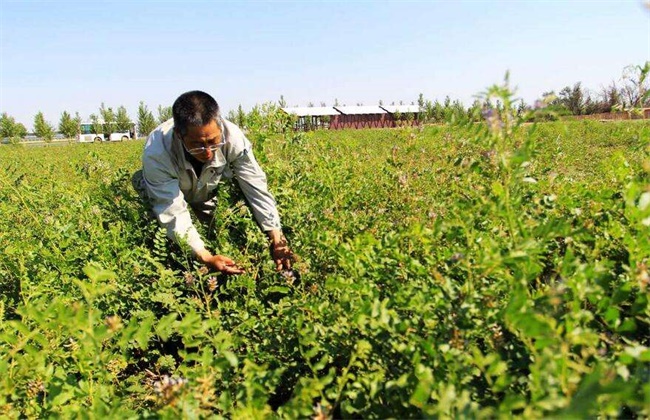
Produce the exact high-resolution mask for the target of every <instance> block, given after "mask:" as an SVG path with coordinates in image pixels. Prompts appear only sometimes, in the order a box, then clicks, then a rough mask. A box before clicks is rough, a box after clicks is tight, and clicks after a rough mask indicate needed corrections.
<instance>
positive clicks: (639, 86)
mask: <svg viewBox="0 0 650 420" xmlns="http://www.w3.org/2000/svg"><path fill="white" fill-rule="evenodd" d="M649 74H650V62H646V63H645V64H644V65H642V66H628V67H626V68H625V69H624V71H623V76H622V78H621V81H620V82H619V84H617V83H616V82H612V83H611V84H610V85H609V86H606V87H603V88H601V90H600V91H596V92H594V91H591V90H589V89H586V88H584V87H583V86H582V83H581V82H577V83H575V84H574V85H573V86H566V87H564V88H563V89H561V90H560V91H559V93H557V94H556V93H555V91H549V92H545V93H544V94H543V95H542V96H543V99H540V100H538V101H536V102H535V104H532V105H529V104H526V103H525V102H524V101H523V100H520V101H519V103H518V107H517V112H518V113H519V114H520V115H526V116H527V117H528V118H530V119H533V120H554V119H558V118H560V117H562V116H568V115H589V114H598V113H607V112H633V110H637V109H641V108H647V107H650V86H649V82H650V78H648V75H649ZM320 105H321V106H326V104H325V102H321V103H320ZM337 105H339V102H338V100H335V103H334V106H337ZM357 105H363V104H361V103H357ZM379 105H383V101H379ZM392 105H395V102H393V103H392ZM399 105H403V102H401V101H400V102H399ZM411 105H415V102H411ZM286 106H287V103H286V100H285V99H284V97H283V96H281V97H280V100H279V101H278V102H277V103H267V104H263V105H256V106H255V107H253V109H252V110H251V111H250V112H245V111H244V109H243V108H242V106H241V105H239V106H238V108H237V109H236V110H231V111H230V112H229V113H228V114H227V116H226V117H227V118H228V119H229V120H231V121H233V122H235V123H236V124H238V125H239V126H241V127H243V128H247V127H259V126H263V127H266V126H269V127H268V128H269V129H273V127H271V126H272V125H274V126H277V127H275V128H279V129H281V130H284V129H285V128H286V127H288V126H290V125H291V121H290V118H289V117H287V116H286V114H285V113H283V112H281V110H280V109H281V108H283V107H286ZM308 106H312V107H313V106H314V104H313V103H311V102H310V103H309V105H308ZM417 106H418V113H417V118H418V120H419V121H421V122H425V123H439V122H445V121H450V120H451V119H454V118H456V119H464V120H470V121H479V120H481V119H482V118H483V116H484V114H485V112H486V110H487V109H490V108H493V107H496V108H498V107H499V104H498V103H497V104H491V103H485V102H484V103H482V102H481V101H479V100H476V101H474V103H472V105H471V106H470V107H469V108H466V107H465V106H464V105H463V103H462V102H460V101H459V100H452V99H451V98H450V97H449V96H447V97H446V98H445V99H444V100H443V101H442V102H440V101H438V100H435V101H431V100H427V99H425V98H424V95H423V94H420V96H419V98H418V101H417ZM157 111H158V115H157V117H154V115H153V113H152V112H151V111H150V110H149V109H148V107H147V105H145V103H144V102H142V101H141V102H140V105H139V107H138V114H137V122H136V124H137V131H138V133H139V134H140V135H146V134H147V133H149V132H151V130H153V129H154V128H155V127H156V125H158V124H160V123H162V122H164V121H166V120H168V119H169V118H171V117H172V109H171V107H165V106H162V105H159V106H158V110H157ZM394 117H395V118H396V119H397V120H401V121H404V122H406V123H409V122H410V121H412V120H413V119H414V118H416V115H415V114H412V113H404V114H399V113H396V114H395V115H394ZM274 121H275V122H274ZM90 122H91V123H92V124H93V127H94V131H95V133H101V132H102V130H103V129H104V128H103V127H106V126H108V127H116V129H117V130H120V131H121V130H129V129H130V128H131V127H132V126H133V121H132V120H131V118H130V117H129V114H128V112H127V110H126V108H125V107H124V106H119V107H118V108H117V109H116V110H114V109H113V108H111V107H106V106H105V104H104V103H102V104H101V106H100V108H99V112H98V113H96V114H91V115H90ZM80 123H81V118H80V116H79V113H78V112H77V113H75V116H74V117H72V115H71V114H70V113H68V112H67V111H64V112H63V113H62V114H61V117H60V120H59V124H58V128H56V129H55V127H54V125H52V124H51V123H49V122H48V121H47V120H46V119H45V117H44V115H43V113H42V112H40V111H39V112H38V113H37V114H36V115H35V116H34V134H35V135H36V136H37V137H40V138H43V139H45V140H46V141H48V140H51V139H52V138H53V137H54V135H55V134H56V132H57V131H58V133H60V134H61V135H62V136H63V137H65V138H74V137H76V136H77V134H78V133H79V125H80ZM27 134H28V133H27V129H26V128H25V126H24V125H23V124H21V123H19V122H16V121H15V119H14V118H13V117H12V116H10V115H8V114H7V113H3V114H2V115H1V116H0V139H5V138H9V139H14V140H16V141H17V140H19V139H21V138H24V137H25V136H26V135H27Z"/></svg>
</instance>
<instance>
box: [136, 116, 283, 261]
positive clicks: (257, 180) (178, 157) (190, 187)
mask: <svg viewBox="0 0 650 420" xmlns="http://www.w3.org/2000/svg"><path fill="white" fill-rule="evenodd" d="M223 122H224V125H223V129H224V135H225V139H226V144H224V145H223V146H222V147H220V148H219V149H218V150H216V151H215V152H214V158H213V159H212V160H211V161H208V162H206V163H205V164H203V168H202V171H201V173H200V174H197V173H196V172H195V171H194V168H193V167H192V164H191V163H190V162H188V161H187V159H186V158H185V154H184V152H183V145H182V143H181V139H180V138H178V137H176V136H175V134H174V121H173V119H170V120H168V121H166V122H164V123H162V124H161V125H160V126H158V127H157V128H156V129H155V130H154V131H152V132H151V134H150V135H149V138H148V139H147V142H146V144H145V146H144V153H143V155H142V173H143V177H144V183H145V188H146V191H147V195H148V197H149V200H150V201H151V204H152V207H153V212H154V213H155V214H156V216H157V218H158V221H159V222H160V224H161V225H162V226H163V227H165V228H166V229H167V236H169V237H170V238H172V239H175V240H178V239H179V238H185V240H186V241H187V243H188V244H189V245H190V247H191V248H192V250H193V251H194V252H199V251H201V250H203V249H204V248H205V244H204V242H203V240H202V239H201V237H200V235H199V233H198V232H197V230H196V228H195V227H194V225H193V224H192V219H191V216H190V213H189V211H188V209H187V204H188V203H202V202H206V201H208V200H210V199H211V198H212V197H213V196H214V190H215V189H216V188H217V185H218V184H219V182H220V181H221V178H222V177H225V178H232V177H233V176H234V177H235V178H236V179H237V182H238V183H239V186H240V187H241V189H242V192H243V193H244V196H245V197H246V200H247V202H248V204H249V205H250V207H251V210H252V212H253V216H254V217H255V220H256V221H257V224H258V225H259V226H260V227H261V228H262V230H264V231H268V230H273V229H280V217H279V215H278V210H277V207H276V203H275V199H274V198H273V196H272V195H271V194H270V193H269V191H268V187H267V182H266V175H265V174H264V171H263V170H262V168H261V167H260V166H259V164H258V163H257V161H256V160H255V157H254V156H253V150H252V146H251V143H250V142H249V141H248V139H247V138H246V136H245V135H244V133H243V132H242V131H241V129H240V128H239V127H237V126H236V125H235V124H233V123H231V122H230V121H227V120H223Z"/></svg>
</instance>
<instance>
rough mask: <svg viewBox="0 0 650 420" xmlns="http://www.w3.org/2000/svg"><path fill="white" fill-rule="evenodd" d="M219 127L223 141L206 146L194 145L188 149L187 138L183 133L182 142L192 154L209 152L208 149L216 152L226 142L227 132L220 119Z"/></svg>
mask: <svg viewBox="0 0 650 420" xmlns="http://www.w3.org/2000/svg"><path fill="white" fill-rule="evenodd" d="M219 129H220V130H221V141H220V142H219V143H217V144H211V145H209V146H205V147H193V148H191V149H188V148H187V146H186V145H185V139H184V138H183V136H182V135H180V137H181V143H183V148H184V149H185V151H186V152H187V153H189V154H190V155H200V154H203V153H205V152H207V151H208V150H209V151H211V152H216V151H217V150H218V149H219V148H220V147H221V146H223V145H224V144H226V134H225V132H224V129H223V123H222V122H221V121H219Z"/></svg>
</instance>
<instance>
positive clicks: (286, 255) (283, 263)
mask: <svg viewBox="0 0 650 420" xmlns="http://www.w3.org/2000/svg"><path fill="white" fill-rule="evenodd" d="M267 234H268V235H269V239H270V240H271V245H270V251H271V258H273V262H275V269H276V270H278V271H282V270H291V262H292V261H293V252H291V248H289V243H288V242H287V238H285V237H284V235H283V234H282V232H281V231H279V230H271V231H269V232H267Z"/></svg>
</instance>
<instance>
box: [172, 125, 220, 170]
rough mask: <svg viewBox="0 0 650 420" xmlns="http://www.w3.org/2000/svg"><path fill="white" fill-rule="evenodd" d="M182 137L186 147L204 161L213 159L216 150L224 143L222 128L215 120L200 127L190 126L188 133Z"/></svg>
mask: <svg viewBox="0 0 650 420" xmlns="http://www.w3.org/2000/svg"><path fill="white" fill-rule="evenodd" d="M179 134H180V133H179ZM180 137H181V141H182V142H183V145H184V146H185V149H186V150H187V151H188V152H189V153H190V154H191V155H192V156H194V157H195V158H196V159H197V160H199V161H200V162H204V163H205V162H208V161H210V160H212V158H214V153H215V151H216V150H217V148H218V147H219V146H221V145H222V140H221V139H222V132H221V128H220V127H219V124H217V122H216V121H215V120H212V121H211V122H210V123H208V124H206V125H203V126H200V127H188V129H187V133H185V135H183V136H180Z"/></svg>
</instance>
